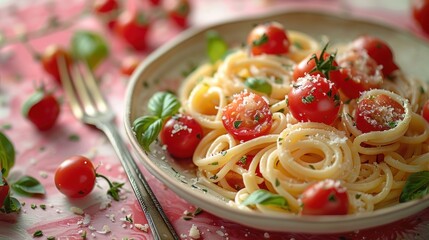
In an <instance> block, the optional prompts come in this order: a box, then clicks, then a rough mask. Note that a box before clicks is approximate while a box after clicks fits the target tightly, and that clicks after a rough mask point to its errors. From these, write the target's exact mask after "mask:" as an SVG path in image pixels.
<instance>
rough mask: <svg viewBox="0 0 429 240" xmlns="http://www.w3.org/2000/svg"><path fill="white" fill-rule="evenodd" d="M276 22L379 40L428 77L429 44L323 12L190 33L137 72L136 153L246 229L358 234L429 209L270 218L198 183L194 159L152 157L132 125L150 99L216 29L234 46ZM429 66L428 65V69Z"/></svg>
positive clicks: (170, 84) (155, 147)
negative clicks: (231, 202) (256, 26)
mask: <svg viewBox="0 0 429 240" xmlns="http://www.w3.org/2000/svg"><path fill="white" fill-rule="evenodd" d="M271 20H275V21H278V22H280V23H282V24H283V25H284V26H285V28H286V29H291V30H298V31H301V32H304V33H307V34H309V35H310V36H313V37H314V38H315V39H322V38H323V37H328V38H329V39H330V42H331V43H333V44H335V43H336V42H346V41H351V40H352V39H354V38H355V37H357V36H359V35H362V34H370V35H374V36H378V37H380V38H382V39H384V40H386V41H387V42H388V43H389V44H390V45H391V47H392V48H393V49H394V52H395V58H396V61H397V63H398V64H399V65H400V66H401V67H402V69H403V70H404V71H405V72H406V73H407V74H411V75H414V76H417V77H420V78H422V79H425V80H426V79H428V77H429V67H427V65H426V64H427V62H428V60H429V57H428V56H429V46H428V44H426V43H425V42H424V41H423V40H421V39H418V38H416V37H414V36H412V35H411V34H409V33H407V32H404V31H400V30H397V29H393V28H390V27H386V26H383V25H380V24H377V23H374V22H367V21H362V20H358V19H352V18H350V17H347V16H342V15H341V16H340V15H337V16H333V15H331V14H327V13H320V12H296V11H294V12H276V13H271V14H269V15H264V16H259V17H257V18H246V19H239V20H235V21H232V22H225V23H220V24H217V25H213V26H209V27H205V28H200V29H190V30H188V31H186V32H184V33H183V34H182V35H180V36H179V37H177V38H175V40H174V41H172V42H170V43H168V44H166V45H164V46H163V47H161V48H159V49H158V50H157V51H155V52H154V53H153V54H152V55H150V56H149V57H148V58H147V59H146V60H145V61H144V63H142V64H141V65H140V66H139V68H138V69H137V70H136V71H135V73H134V75H133V76H132V79H131V82H130V84H129V86H128V89H127V94H126V112H125V128H126V132H127V135H128V137H129V139H130V142H131V144H132V146H133V150H134V151H135V153H136V155H137V156H138V157H139V158H140V161H141V163H142V164H143V165H144V166H145V167H146V168H147V169H148V170H149V171H150V172H151V173H152V174H153V175H154V176H155V177H157V178H158V179H159V180H160V181H162V182H163V183H164V184H165V185H167V186H168V187H169V188H170V189H171V190H173V191H174V192H175V193H177V194H178V195H179V196H180V197H182V198H183V199H185V200H187V201H189V202H190V203H192V204H194V205H196V206H199V207H201V208H202V209H204V210H205V211H208V212H210V213H212V214H214V215H217V216H219V217H222V218H225V219H229V220H232V221H235V222H238V223H241V224H243V225H247V226H251V227H254V228H258V229H264V230H267V231H269V230H273V231H289V232H305V233H334V232H345V231H353V230H358V229H364V228H369V227H375V226H379V225H382V224H387V223H390V222H393V221H396V220H399V219H401V218H405V217H407V216H410V215H412V214H414V213H417V212H419V211H421V210H423V209H424V208H426V207H428V206H429V200H428V199H429V198H428V197H426V198H425V199H422V200H418V201H413V202H408V203H404V204H399V205H396V206H394V207H390V208H385V209H381V210H378V211H375V212H373V213H364V214H359V215H349V216H320V217H315V216H297V215H264V214H261V213H257V212H248V211H243V210H239V209H235V208H231V207H230V206H229V205H228V204H227V200H225V199H223V198H222V197H220V196H219V195H217V194H216V193H214V192H211V191H209V190H207V189H206V188H205V187H204V186H201V185H198V184H197V183H196V181H195V180H196V176H195V169H194V168H193V167H192V163H191V161H188V162H183V161H182V162H178V161H175V160H174V159H172V158H170V157H169V156H168V155H167V154H166V152H165V151H163V150H162V149H161V147H160V146H159V144H152V146H151V147H152V150H151V152H150V153H145V151H144V150H143V149H142V148H141V147H140V146H139V144H138V142H137V139H136V138H135V136H134V134H133V132H132V130H131V127H132V122H133V121H134V120H135V119H136V118H138V117H139V116H141V115H143V114H144V113H145V108H146V105H147V100H148V99H149V98H150V97H151V96H152V95H153V94H154V93H155V92H156V91H159V90H165V89H169V90H177V89H178V87H179V86H180V79H182V75H181V74H182V72H183V71H185V70H188V69H189V68H190V67H191V66H193V65H197V64H198V63H200V62H201V61H204V60H207V58H206V54H205V53H206V51H205V47H206V40H205V33H206V31H207V30H209V29H212V30H216V31H217V32H218V33H220V35H221V36H222V37H223V38H224V39H225V40H226V41H227V42H228V43H230V44H231V45H232V44H240V43H241V42H243V40H244V39H246V37H247V34H248V32H249V31H250V30H251V29H252V27H253V26H254V24H255V23H260V22H264V21H271ZM424 65H426V66H424Z"/></svg>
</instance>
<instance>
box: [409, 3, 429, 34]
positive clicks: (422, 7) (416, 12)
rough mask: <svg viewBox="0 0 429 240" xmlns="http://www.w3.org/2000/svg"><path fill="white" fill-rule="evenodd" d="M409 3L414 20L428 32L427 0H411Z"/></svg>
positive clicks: (428, 11) (428, 8)
mask: <svg viewBox="0 0 429 240" xmlns="http://www.w3.org/2000/svg"><path fill="white" fill-rule="evenodd" d="M411 5H412V11H413V17H414V20H415V21H416V22H417V23H418V24H419V25H420V27H421V29H422V30H423V31H425V32H426V33H427V34H429V0H412V1H411Z"/></svg>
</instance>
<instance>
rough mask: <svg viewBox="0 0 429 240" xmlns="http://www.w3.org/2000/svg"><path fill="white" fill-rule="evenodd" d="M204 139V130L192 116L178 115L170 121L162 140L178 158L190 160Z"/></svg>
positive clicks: (163, 130)
mask: <svg viewBox="0 0 429 240" xmlns="http://www.w3.org/2000/svg"><path fill="white" fill-rule="evenodd" d="M202 137H203V129H202V128H201V126H200V124H199V123H198V122H197V121H195V119H193V118H192V117H191V116H188V115H184V114H177V115H175V116H173V117H171V118H170V119H168V120H167V121H166V122H165V124H164V126H163V127H162V129H161V133H160V138H161V141H162V143H163V144H164V145H166V147H167V151H168V152H169V153H170V154H171V155H172V156H173V157H176V158H190V157H192V155H193V154H194V152H195V149H196V148H197V146H198V144H199V143H200V141H201V139H202Z"/></svg>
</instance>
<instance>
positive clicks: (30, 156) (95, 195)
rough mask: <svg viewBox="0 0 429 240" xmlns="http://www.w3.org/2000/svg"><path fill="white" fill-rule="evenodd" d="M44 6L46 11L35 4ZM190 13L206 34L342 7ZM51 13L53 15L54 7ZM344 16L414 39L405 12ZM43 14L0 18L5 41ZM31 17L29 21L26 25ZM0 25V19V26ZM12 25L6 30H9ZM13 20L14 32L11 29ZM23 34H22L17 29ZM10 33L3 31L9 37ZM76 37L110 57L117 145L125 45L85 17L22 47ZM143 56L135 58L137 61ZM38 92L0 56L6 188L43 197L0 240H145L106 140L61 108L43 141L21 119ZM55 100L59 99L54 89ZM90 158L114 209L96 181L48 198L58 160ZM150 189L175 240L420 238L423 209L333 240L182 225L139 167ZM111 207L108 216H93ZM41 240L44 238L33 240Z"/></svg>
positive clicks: (31, 75)
mask: <svg viewBox="0 0 429 240" xmlns="http://www.w3.org/2000/svg"><path fill="white" fill-rule="evenodd" d="M44 2H46V1H44ZM191 2H192V6H193V12H192V16H191V23H192V25H197V26H203V25H206V24H211V23H215V22H217V21H224V20H227V19H234V18H236V17H239V16H244V15H256V14H259V13H265V12H269V11H270V10H272V9H278V8H279V7H283V8H285V9H294V8H311V9H322V10H326V11H332V12H341V11H344V9H345V8H344V6H345V5H344V4H341V3H340V2H339V1H329V0H324V1H308V0H307V1H269V0H267V1H262V0H260V1H256V0H255V1H226V0H224V1H208V0H206V1H204V0H194V1H191ZM81 3H82V1H76V0H75V1H71V3H69V5H68V6H69V7H68V8H65V7H57V8H55V11H56V12H57V13H58V14H59V16H61V17H63V18H67V17H69V16H72V14H73V12H77V11H79V10H80V8H79V7H80V6H81ZM58 6H60V5H58ZM346 10H348V11H350V12H348V13H350V14H354V15H356V16H361V17H363V18H367V17H371V18H372V19H375V20H378V21H382V22H385V23H387V24H395V25H396V26H397V27H399V28H402V29H406V30H411V31H412V32H414V33H415V34H417V35H419V36H423V37H424V35H423V34H422V33H421V32H419V31H418V29H417V28H416V26H415V25H414V24H413V22H412V20H411V18H410V17H409V13H408V11H406V10H403V11H398V10H380V9H378V10H375V9H367V8H356V7H353V6H348V7H347V8H346ZM43 11H44V8H40V6H37V5H36V6H33V5H32V6H31V7H27V8H25V7H24V8H22V9H19V12H20V14H21V17H19V15H14V16H6V15H8V14H9V15H11V14H10V12H8V11H4V10H2V11H1V12H0V18H1V19H4V20H3V22H2V23H1V24H0V27H2V28H4V29H2V30H3V31H4V32H7V33H11V32H13V31H17V29H18V30H19V29H22V27H23V26H27V28H28V29H31V28H35V27H37V22H38V21H39V22H40V21H42V20H40V19H39V20H38V19H37V18H34V17H33V18H32V17H29V16H40V17H41V18H43V16H46V13H45V12H43ZM34 12H36V13H37V14H36V15H29V14H30V13H33V14H34ZM2 16H3V17H2ZM14 19H15V20H14ZM17 19H19V21H20V22H19V23H17V22H14V21H17ZM25 24H27V25H25ZM11 26H12V27H11ZM76 29H92V30H94V31H98V32H101V33H102V34H103V35H104V36H106V38H107V39H108V41H109V43H110V44H111V49H112V53H113V54H111V57H110V58H109V59H108V60H107V61H106V62H105V63H104V64H103V65H102V66H101V67H100V68H99V69H98V70H97V75H98V76H99V78H100V84H101V87H102V90H103V93H104V95H105V96H106V97H107V98H108V101H109V102H110V104H111V106H112V107H113V109H114V111H115V112H116V113H117V116H118V117H117V119H116V120H117V126H118V128H119V129H120V130H121V133H122V135H123V136H124V139H126V138H125V133H124V129H123V124H122V119H121V118H122V115H123V110H124V105H123V102H124V94H125V89H126V86H127V82H128V79H127V77H125V76H123V75H121V74H120V73H119V68H118V61H120V59H122V58H123V57H124V56H126V55H130V54H136V53H133V52H131V53H130V51H129V49H128V48H127V47H125V46H124V44H123V43H122V42H121V41H120V40H118V39H117V37H115V36H114V35H113V34H111V33H110V32H109V31H108V30H106V29H105V28H104V27H103V26H102V25H100V23H99V22H98V21H97V19H95V18H93V17H91V16H90V17H86V18H83V19H80V20H79V21H77V22H76V23H75V24H74V25H73V26H72V27H71V28H68V29H66V30H64V31H60V32H56V33H53V34H49V35H47V36H44V37H41V38H37V39H34V40H32V41H30V44H31V46H33V48H34V49H36V50H42V49H44V48H45V47H46V46H47V45H49V44H51V43H60V44H63V45H64V46H66V44H67V43H68V41H69V39H70V36H71V34H72V32H73V31H74V30H76ZM178 32H179V30H178V29H175V28H173V27H172V26H169V25H168V23H161V24H159V26H158V28H157V30H156V31H155V32H154V33H152V36H151V39H150V46H151V48H150V50H153V49H154V48H156V47H157V46H160V45H161V44H163V43H165V42H166V41H168V40H169V39H170V37H171V36H174V35H176V34H177V33H178ZM150 50H149V51H146V52H143V53H138V54H137V55H139V56H141V57H145V56H146V55H147V54H149V52H150ZM41 81H43V82H45V83H46V84H47V85H48V87H55V84H52V79H50V77H49V76H48V75H46V74H45V73H44V72H43V70H42V69H41V67H40V64H39V63H37V62H36V61H35V60H33V58H32V57H31V54H30V53H29V52H28V50H27V49H26V48H25V47H24V46H23V45H22V44H19V43H17V44H10V45H7V46H5V47H3V48H1V49H0V130H1V131H2V132H4V133H5V134H6V135H7V136H8V137H9V138H10V139H11V140H12V142H13V143H14V145H15V148H16V151H17V155H16V157H17V158H16V164H15V166H14V168H13V170H12V173H11V175H10V177H9V179H11V180H13V179H14V178H15V179H16V178H17V177H18V176H20V175H23V174H26V175H31V176H33V177H35V178H37V179H38V180H39V181H40V182H41V183H42V184H43V185H44V187H45V188H46V195H45V196H43V197H38V198H28V197H23V196H18V195H16V196H15V197H17V198H18V199H19V200H20V201H21V202H25V206H23V207H22V211H21V212H20V213H19V214H8V215H6V214H0V239H31V238H32V234H33V233H34V232H35V231H36V230H42V231H43V233H44V236H45V238H46V236H55V237H56V239H81V237H80V231H82V230H85V231H87V233H88V235H87V236H88V238H89V239H125V238H129V239H130V238H133V239H152V236H151V234H150V231H148V232H144V231H141V230H138V229H137V228H136V227H133V225H132V224H129V223H126V222H123V221H121V220H120V219H121V218H124V217H125V216H126V215H128V214H132V216H133V219H134V223H140V224H146V223H147V221H146V218H145V216H144V214H143V213H142V211H141V209H140V208H139V205H138V202H137V200H136V198H135V196H134V194H133V192H132V190H131V187H130V185H129V182H128V180H127V179H126V176H125V174H124V171H123V169H122V167H121V166H120V164H119V161H118V159H117V157H116V155H115V152H114V151H113V149H112V147H111V145H110V143H109V142H108V141H107V139H106V137H105V136H104V135H103V134H102V133H101V132H99V131H97V130H95V129H93V128H91V127H88V126H86V125H84V124H82V123H80V122H78V121H77V120H76V119H75V118H74V117H73V116H72V115H71V112H70V109H69V107H68V105H67V104H65V103H63V104H62V106H61V108H62V109H61V110H62V112H61V115H60V118H59V121H58V123H57V125H56V126H55V127H54V128H53V129H51V130H49V131H47V132H39V131H37V130H36V129H35V128H34V127H33V126H32V125H31V124H30V123H29V122H28V121H27V120H26V119H24V118H23V117H22V115H21V106H22V104H23V102H24V101H25V100H26V99H27V97H28V96H29V94H30V93H31V92H32V91H33V89H34V84H35V83H40V82H41ZM55 92H56V94H57V96H58V97H60V98H63V92H62V90H61V89H60V88H59V89H57V90H56V91H55ZM71 135H78V136H79V140H78V141H71V140H70V139H69V137H70V136H71ZM81 154H82V155H87V156H90V157H91V158H92V160H93V162H94V163H95V165H98V164H99V165H100V166H99V168H98V171H99V172H100V173H102V174H105V175H107V176H109V177H110V178H111V179H112V180H114V181H125V182H126V184H125V189H126V192H125V193H124V194H122V195H121V196H122V198H121V200H120V201H119V202H116V201H110V200H109V198H108V197H107V196H106V194H105V191H106V190H107V185H106V184H105V182H104V181H99V183H98V184H97V186H96V187H95V189H94V191H93V192H92V193H91V194H90V195H89V196H87V197H85V198H82V199H68V198H66V197H65V196H63V195H62V194H61V193H59V192H58V191H57V189H56V188H55V184H54V180H53V177H54V172H55V169H56V167H57V166H58V165H59V164H60V163H61V162H62V161H63V160H65V159H66V158H67V157H69V156H72V155H81ZM141 169H142V171H143V172H144V174H145V176H146V178H147V179H148V181H149V184H150V185H151V186H152V188H153V190H154V192H155V194H156V196H157V197H158V199H159V201H160V203H161V205H162V207H163V208H164V210H165V212H166V214H167V216H168V218H169V219H170V221H171V222H172V224H173V225H174V228H175V230H176V231H177V233H178V234H179V236H180V237H181V238H182V239H190V237H188V235H189V229H190V228H191V226H192V225H195V226H197V228H198V229H199V231H200V232H201V238H200V239H398V238H400V239H428V238H429V209H426V210H425V211H423V212H421V213H418V214H416V215H414V216H412V217H409V218H407V219H403V220H401V221H398V222H395V223H392V224H389V225H386V226H381V227H377V228H374V229H366V230H360V231H355V232H348V233H341V234H334V235H311V234H301V233H278V232H267V231H264V230H257V229H253V228H249V227H246V226H242V225H240V224H239V223H235V222H231V221H228V220H225V219H222V218H219V217H216V216H214V215H212V214H209V213H206V212H203V213H201V214H199V215H198V216H196V217H195V218H194V219H192V220H189V221H186V220H184V219H183V215H184V212H185V211H190V212H192V211H193V210H194V209H195V208H196V207H197V206H193V205H191V204H189V203H187V202H186V201H184V200H183V199H181V198H179V197H178V196H177V195H176V194H174V193H173V192H172V191H171V190H170V189H167V188H166V187H165V186H164V185H163V184H162V183H161V182H160V181H158V180H157V179H155V178H154V177H153V176H152V175H151V174H150V173H149V172H148V171H147V170H146V169H144V168H143V167H141ZM106 203H110V206H109V207H107V208H104V207H102V206H103V205H105V204H106ZM31 204H36V205H39V204H45V205H46V206H47V209H46V210H42V209H41V208H40V207H38V208H36V209H32V208H31V207H30V205H31ZM72 206H75V207H79V208H81V209H83V210H84V213H85V214H88V216H89V217H90V222H89V224H88V225H82V224H80V221H82V219H83V216H81V215H76V214H74V213H73V212H72V211H71V210H70V208H71V207H72ZM104 225H107V226H109V228H110V229H111V232H110V233H108V234H101V233H99V232H98V231H101V230H102V228H103V226H104ZM42 239H43V238H42Z"/></svg>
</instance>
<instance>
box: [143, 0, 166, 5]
mask: <svg viewBox="0 0 429 240" xmlns="http://www.w3.org/2000/svg"><path fill="white" fill-rule="evenodd" d="M145 1H146V0H144V1H143V2H145ZM149 2H150V4H151V5H152V6H159V5H161V2H162V1H161V0H149Z"/></svg>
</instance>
